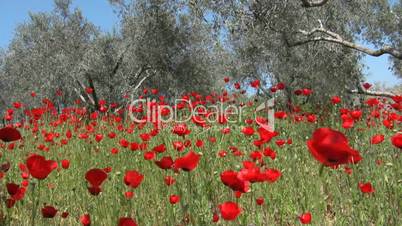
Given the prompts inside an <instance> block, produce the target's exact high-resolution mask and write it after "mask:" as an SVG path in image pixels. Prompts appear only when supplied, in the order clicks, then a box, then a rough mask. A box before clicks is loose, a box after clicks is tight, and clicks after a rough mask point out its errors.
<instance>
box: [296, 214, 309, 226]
mask: <svg viewBox="0 0 402 226" xmlns="http://www.w3.org/2000/svg"><path fill="white" fill-rule="evenodd" d="M299 220H300V223H302V224H310V223H311V213H310V212H306V213H303V214H302V215H300V216H299Z"/></svg>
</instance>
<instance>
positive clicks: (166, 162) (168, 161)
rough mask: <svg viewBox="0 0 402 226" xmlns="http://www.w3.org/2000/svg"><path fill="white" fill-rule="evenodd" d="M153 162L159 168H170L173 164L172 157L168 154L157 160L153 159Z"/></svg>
mask: <svg viewBox="0 0 402 226" xmlns="http://www.w3.org/2000/svg"><path fill="white" fill-rule="evenodd" d="M155 164H156V165H157V166H159V168H161V169H164V170H166V169H170V168H171V167H172V165H173V159H172V157H170V156H165V157H163V158H162V159H161V160H159V161H155Z"/></svg>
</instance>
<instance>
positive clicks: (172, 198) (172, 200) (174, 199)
mask: <svg viewBox="0 0 402 226" xmlns="http://www.w3.org/2000/svg"><path fill="white" fill-rule="evenodd" d="M179 201H180V196H178V195H171V196H170V197H169V202H170V204H173V205H174V204H176V203H178V202H179Z"/></svg>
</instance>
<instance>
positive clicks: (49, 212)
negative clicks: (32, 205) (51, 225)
mask: <svg viewBox="0 0 402 226" xmlns="http://www.w3.org/2000/svg"><path fill="white" fill-rule="evenodd" d="M56 214H57V209H56V208H54V207H53V206H45V207H43V208H42V216H43V217H44V218H53V217H54V216H56Z"/></svg>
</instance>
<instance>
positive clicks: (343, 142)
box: [307, 128, 362, 168]
mask: <svg viewBox="0 0 402 226" xmlns="http://www.w3.org/2000/svg"><path fill="white" fill-rule="evenodd" d="M307 146H308V148H309V150H310V153H311V154H312V155H313V157H314V158H315V159H316V160H318V161H319V162H321V163H322V164H324V165H325V166H329V167H333V168H336V167H338V166H339V165H340V164H346V163H357V162H359V161H360V160H361V159H362V157H361V156H360V154H359V152H358V151H356V150H354V149H352V148H351V147H350V146H349V142H348V139H347V138H346V136H345V135H344V134H343V133H341V132H339V131H335V130H332V129H330V128H319V129H316V130H315V131H314V133H313V137H312V138H311V139H310V140H308V141H307Z"/></svg>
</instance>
